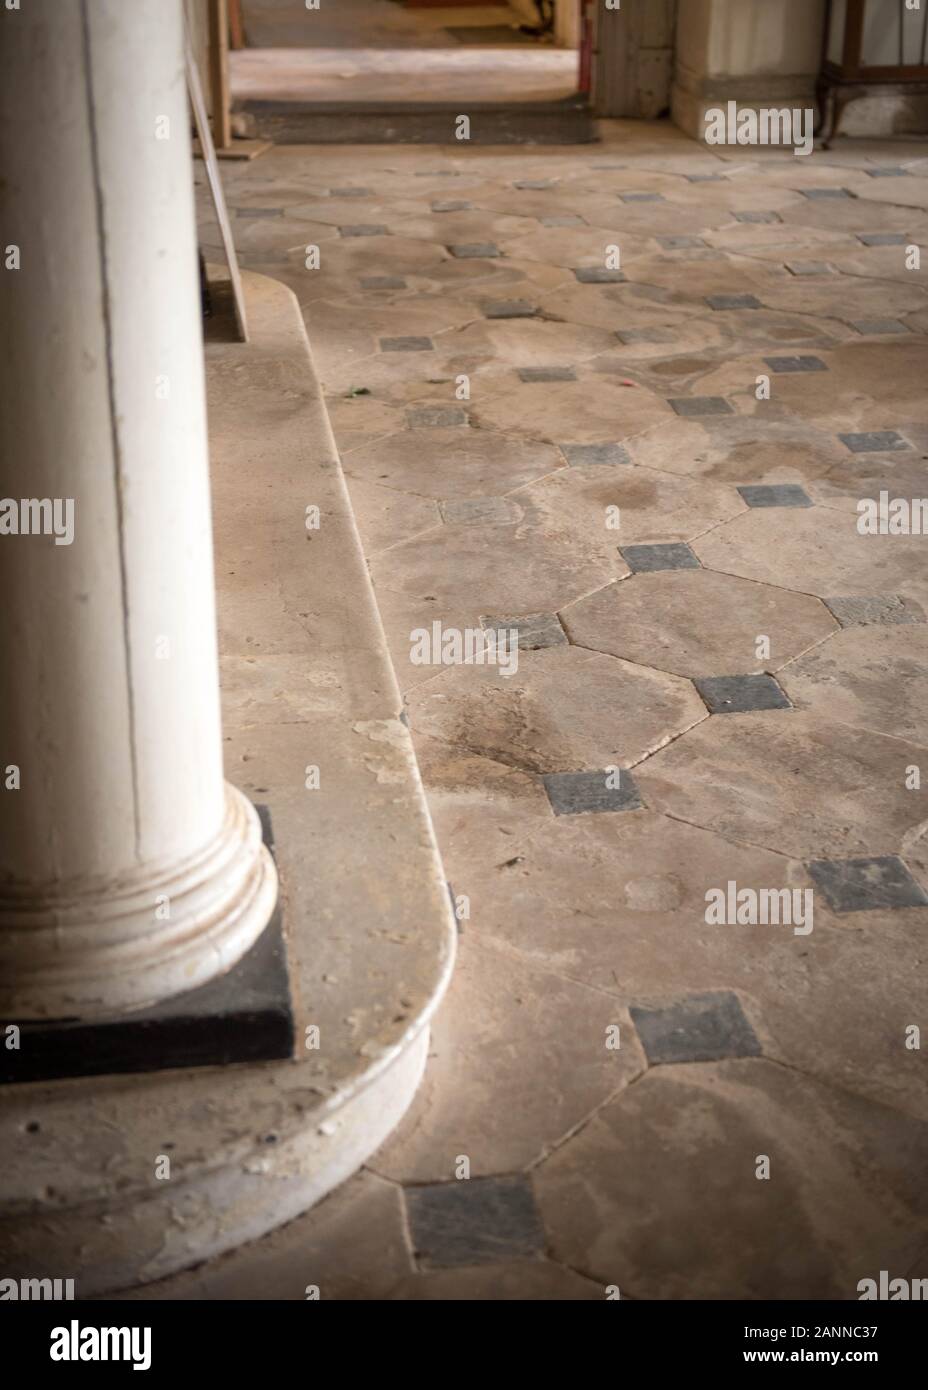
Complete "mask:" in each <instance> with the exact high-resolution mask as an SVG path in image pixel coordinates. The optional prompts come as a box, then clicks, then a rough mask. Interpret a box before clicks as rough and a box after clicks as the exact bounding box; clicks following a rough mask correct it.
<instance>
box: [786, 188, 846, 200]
mask: <svg viewBox="0 0 928 1390" xmlns="http://www.w3.org/2000/svg"><path fill="white" fill-rule="evenodd" d="M799 192H800V193H801V194H802V196H803V197H804V198H809V199H811V200H812V202H815V201H816V200H817V199H818V200H824V199H826V198H853V197H854V194H853V193H852V192H851V190H850V189H849V188H800V189H799Z"/></svg>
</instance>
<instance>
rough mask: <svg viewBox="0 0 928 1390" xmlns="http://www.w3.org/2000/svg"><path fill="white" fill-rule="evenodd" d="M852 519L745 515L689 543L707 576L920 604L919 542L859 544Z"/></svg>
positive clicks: (884, 539) (797, 512)
mask: <svg viewBox="0 0 928 1390" xmlns="http://www.w3.org/2000/svg"><path fill="white" fill-rule="evenodd" d="M856 520H857V518H856V517H854V516H850V515H847V514H846V513H844V512H839V511H833V510H831V509H830V508H826V507H797V508H791V509H790V511H789V515H788V519H786V518H785V514H784V512H783V511H781V510H780V509H779V508H753V509H751V510H750V511H747V512H745V513H744V514H743V515H741V516H738V517H735V519H734V520H733V521H729V522H726V523H725V525H724V526H721V527H719V528H718V529H717V530H715V531H713V532H711V533H710V534H709V535H707V536H703V537H701V538H700V539H699V540H695V541H694V542H693V549H694V550H695V551H696V554H697V555H698V556H699V558H700V560H701V561H702V563H703V564H704V565H705V566H706V567H707V568H708V569H717V570H724V571H725V572H726V573H728V574H740V575H742V576H743V577H744V578H746V579H757V580H760V581H761V582H763V583H767V584H773V585H778V584H779V585H782V586H783V587H784V588H788V589H798V590H801V591H802V592H803V593H812V594H818V595H819V596H820V597H822V598H825V597H827V596H828V595H829V594H836V593H844V594H881V593H898V594H902V595H903V596H905V597H911V598H914V599H916V600H918V601H922V602H924V601H925V600H926V599H928V573H926V570H925V565H924V537H922V536H861V535H859V534H858V532H857V528H856Z"/></svg>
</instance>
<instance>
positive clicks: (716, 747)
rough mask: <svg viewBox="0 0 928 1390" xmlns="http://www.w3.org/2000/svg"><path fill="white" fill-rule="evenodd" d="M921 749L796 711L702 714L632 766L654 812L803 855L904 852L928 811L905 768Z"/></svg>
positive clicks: (829, 855)
mask: <svg viewBox="0 0 928 1390" xmlns="http://www.w3.org/2000/svg"><path fill="white" fill-rule="evenodd" d="M919 758H924V749H923V748H921V747H920V746H919V745H918V744H915V743H911V742H908V741H907V740H905V739H901V738H886V737H884V736H883V735H882V734H877V733H874V732H872V731H871V730H869V729H868V730H862V729H854V728H851V727H849V726H848V725H846V724H835V723H832V722H831V720H830V719H824V718H820V717H818V716H816V715H814V714H809V713H804V712H802V711H800V710H770V711H764V712H762V713H756V714H728V715H725V716H724V718H723V717H719V716H715V717H712V718H709V719H707V720H704V721H703V723H702V724H701V725H700V726H699V727H698V728H696V729H692V730H690V732H689V733H688V734H687V735H686V737H685V738H681V739H678V740H677V741H676V743H674V744H673V745H671V747H669V748H665V749H663V750H662V751H661V752H659V753H657V754H655V756H654V757H653V758H650V759H649V760H648V762H647V764H646V765H645V766H642V767H639V768H636V770H635V780H636V782H637V783H638V786H639V788H640V791H641V796H642V799H643V800H644V802H645V804H646V805H647V806H651V807H652V808H653V809H654V810H659V811H666V812H668V813H669V814H670V815H673V816H680V817H681V818H683V819H685V820H688V821H691V822H693V823H694V824H696V825H702V826H706V827H708V828H709V829H712V830H717V831H718V832H719V834H721V835H726V836H728V837H730V838H731V839H736V840H742V841H746V842H748V843H750V844H755V845H765V846H767V847H768V848H770V849H776V850H779V851H780V852H781V853H785V854H790V855H792V856H794V857H795V858H797V859H803V860H809V859H827V858H832V859H835V858H837V859H841V858H849V857H851V856H853V855H859V854H898V853H899V852H900V849H901V847H902V845H903V843H904V841H905V839H906V837H907V836H910V835H911V832H912V830H913V827H915V826H916V825H918V824H920V822H921V821H922V820H923V819H924V811H923V809H922V807H921V804H920V802H919V799H918V798H917V797H915V796H913V793H912V792H910V791H907V790H906V787H905V770H906V768H907V767H908V766H909V765H910V764H912V763H918V761H919Z"/></svg>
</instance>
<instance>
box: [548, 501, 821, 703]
mask: <svg viewBox="0 0 928 1390" xmlns="http://www.w3.org/2000/svg"><path fill="white" fill-rule="evenodd" d="M623 524H624V512H623ZM561 621H562V622H563V624H564V627H565V628H566V630H567V634H568V636H569V637H570V640H571V641H572V642H576V643H577V644H578V645H579V646H581V647H590V648H592V649H593V650H594V651H602V652H611V653H612V655H613V656H619V657H623V658H624V659H625V660H626V661H635V662H640V663H641V664H642V665H644V666H656V667H657V668H658V669H659V670H662V671H672V672H674V673H675V674H676V675H679V676H690V677H692V676H725V675H731V674H733V673H738V674H740V675H749V674H751V673H752V672H760V671H777V670H779V668H780V667H781V666H783V665H784V663H786V662H787V661H790V660H791V659H792V658H793V657H795V656H797V655H798V654H799V653H800V652H804V651H805V650H806V649H807V648H809V647H814V646H815V645H816V644H817V643H819V642H821V641H822V640H823V639H824V638H826V637H827V636H828V635H829V634H830V633H832V632H835V631H837V629H838V624H837V622H836V621H835V619H834V618H833V617H832V615H831V614H830V613H829V611H828V609H827V608H826V607H825V605H824V603H822V602H821V601H820V600H819V599H816V598H812V597H811V596H809V595H806V594H796V593H791V592H788V591H786V590H784V589H776V588H773V587H772V586H770V585H766V584H755V583H751V582H750V581H748V580H745V579H737V578H735V577H734V576H732V575H727V574H717V573H713V572H712V571H710V570H680V571H664V572H663V573H656V574H636V575H633V576H632V577H631V578H630V579H625V580H623V581H622V582H621V583H620V584H612V585H609V587H608V588H605V589H601V590H600V591H599V593H596V594H591V595H589V596H588V597H587V598H582V599H579V600H578V601H577V602H576V603H572V604H570V605H569V606H568V607H566V608H565V609H564V610H563V611H562V613H561ZM759 637H767V638H769V643H770V655H769V657H766V656H758V655H757V652H758V645H757V643H758V638H759Z"/></svg>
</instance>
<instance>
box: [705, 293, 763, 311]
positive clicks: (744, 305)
mask: <svg viewBox="0 0 928 1390" xmlns="http://www.w3.org/2000/svg"><path fill="white" fill-rule="evenodd" d="M706 303H707V304H708V306H709V308H710V309H759V308H760V307H761V302H760V300H759V299H758V298H757V296H756V295H753V294H709V295H707V296H706Z"/></svg>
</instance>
